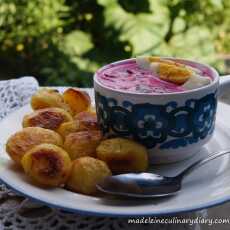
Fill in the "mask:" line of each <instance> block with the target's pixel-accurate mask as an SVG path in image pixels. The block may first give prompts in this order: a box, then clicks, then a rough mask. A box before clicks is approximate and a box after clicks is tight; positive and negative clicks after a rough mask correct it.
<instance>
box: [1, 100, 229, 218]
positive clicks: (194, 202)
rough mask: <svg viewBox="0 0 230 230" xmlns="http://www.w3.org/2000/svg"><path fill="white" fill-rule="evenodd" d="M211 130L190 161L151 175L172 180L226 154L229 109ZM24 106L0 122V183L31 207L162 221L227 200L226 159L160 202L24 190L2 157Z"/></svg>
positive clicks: (222, 108) (26, 183) (21, 180)
mask: <svg viewBox="0 0 230 230" xmlns="http://www.w3.org/2000/svg"><path fill="white" fill-rule="evenodd" d="M218 106H219V107H218V116H217V118H218V119H217V124H216V130H215V133H214V137H213V138H212V139H211V140H210V142H209V143H208V144H207V145H206V146H205V147H204V148H203V149H202V150H201V151H200V152H199V153H198V154H197V155H196V156H195V157H193V158H192V159H189V160H186V161H183V162H180V163H177V164H171V165H165V166H157V167H156V166H155V167H153V169H152V171H155V172H160V173H162V174H164V175H171V176H172V175H175V174H176V173H178V172H179V171H180V170H182V169H183V168H185V167H186V166H187V165H189V164H191V162H193V161H195V160H196V159H198V158H201V157H204V156H205V155H207V154H210V153H213V152H215V151H218V150H222V149H226V148H230V127H229V123H230V118H228V117H227V116H228V114H230V106H228V105H226V104H223V103H219V105H218ZM30 110H31V109H30V107H29V105H28V106H25V107H23V108H21V109H19V110H17V111H16V112H14V113H12V114H11V115H9V116H8V117H7V118H6V119H4V120H3V121H1V122H0V129H1V134H0V150H1V152H0V153H1V161H0V162H1V163H0V168H1V171H0V179H1V180H2V181H3V182H4V183H5V184H7V185H8V186H9V187H10V188H12V189H13V190H15V191H17V192H19V193H21V194H23V195H24V196H27V197H30V198H32V199H34V200H36V201H39V202H42V203H45V204H47V205H48V206H53V207H57V208H61V209H64V210H68V211H71V212H76V213H81V214H92V215H100V216H129V217H131V216H144V215H148V216H150V215H164V214H174V213H179V212H185V211H192V210H198V209H203V208H207V207H210V206H214V205H218V204H221V203H224V202H226V201H228V200H230V160H229V159H230V158H229V157H230V156H228V155H226V156H223V157H221V158H219V159H216V160H214V161H212V162H210V163H208V164H206V165H204V166H202V167H201V168H199V169H197V170H196V171H194V172H192V173H191V174H190V175H189V176H187V177H186V178H185V179H184V181H183V186H182V190H181V192H180V193H179V194H178V195H175V196H173V197H170V198H163V199H148V200H138V199H137V200H131V199H118V198H116V199H104V198H100V197H91V196H86V195H81V194H78V193H72V192H70V191H67V190H64V189H61V188H56V189H41V188H39V187H35V186H34V185H32V184H30V183H29V181H28V179H27V177H26V176H25V175H24V174H23V172H21V171H19V170H17V169H15V168H14V167H13V164H12V162H11V160H10V159H9V157H8V156H7V154H6V152H5V146H4V145H5V143H6V140H7V138H8V137H9V136H10V135H11V134H13V133H14V132H16V131H17V130H19V129H21V121H22V118H23V116H24V114H26V113H28V112H29V111H30Z"/></svg>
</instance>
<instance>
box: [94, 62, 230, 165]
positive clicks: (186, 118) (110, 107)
mask: <svg viewBox="0 0 230 230" xmlns="http://www.w3.org/2000/svg"><path fill="white" fill-rule="evenodd" d="M170 59H173V60H176V61H179V62H182V63H185V64H189V65H192V66H195V67H198V68H200V69H203V70H204V71H206V72H208V74H209V75H210V76H211V77H212V78H213V81H212V83H211V84H209V85H207V86H204V87H202V88H199V89H194V90H189V91H185V92H179V93H178V92H177V93H164V94H144V93H129V92H124V91H120V90H114V89H111V88H108V87H106V86H104V85H102V84H101V83H100V82H99V81H98V80H97V73H96V74H95V75H94V89H95V100H96V110H97V116H98V121H99V124H100V126H101V128H102V131H103V133H104V135H105V136H120V137H126V138H132V139H134V140H136V141H138V142H140V143H142V144H143V145H145V146H146V147H147V148H148V150H149V157H150V162H151V163H157V164H159V163H171V162H176V161H180V160H183V159H186V158H188V157H191V156H192V155H194V154H195V153H197V152H198V151H199V149H200V148H201V147H202V146H203V145H204V144H205V143H206V142H207V141H208V140H209V139H210V138H211V136H212V133H213V130H214V127H215V115H216V107H217V94H218V92H219V90H221V89H220V88H222V90H224V88H226V87H227V86H228V85H230V80H229V78H228V80H227V81H226V79H225V81H224V82H223V84H220V86H221V87H220V88H219V75H218V73H217V71H216V70H215V69H213V68H212V67H210V66H207V65H204V64H201V63H197V62H193V61H189V60H185V59H174V58H170ZM133 61H135V59H128V60H123V61H118V62H115V63H112V64H110V65H113V66H114V65H119V64H121V63H123V62H133ZM108 67H109V66H108V65H107V66H105V67H103V68H108ZM103 68H102V69H103ZM102 69H100V70H102ZM100 70H99V71H100Z"/></svg>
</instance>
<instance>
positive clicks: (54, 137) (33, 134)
mask: <svg viewBox="0 0 230 230" xmlns="http://www.w3.org/2000/svg"><path fill="white" fill-rule="evenodd" d="M41 143H51V144H55V145H59V146H62V145H63V141H62V138H61V136H60V135H59V134H58V133H56V132H54V131H52V130H48V129H43V128H40V127H28V128H24V129H22V130H21V131H18V132H16V133H15V134H13V135H12V136H11V137H10V138H9V139H8V141H7V143H6V152H7V153H8V154H9V156H10V157H11V159H12V160H14V161H15V162H16V163H17V164H19V165H20V164H21V159H22V157H23V155H24V154H25V153H26V151H28V150H30V149H31V148H32V147H34V146H36V145H38V144H41Z"/></svg>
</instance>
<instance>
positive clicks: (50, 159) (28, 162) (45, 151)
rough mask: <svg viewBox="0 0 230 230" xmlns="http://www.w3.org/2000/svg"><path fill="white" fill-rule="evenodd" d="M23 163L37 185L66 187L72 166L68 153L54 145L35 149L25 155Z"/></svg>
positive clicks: (40, 146) (42, 145) (43, 145)
mask: <svg viewBox="0 0 230 230" xmlns="http://www.w3.org/2000/svg"><path fill="white" fill-rule="evenodd" d="M21 163H22V166H23V169H24V171H25V173H26V174H27V175H28V176H29V177H30V178H31V179H32V180H33V181H34V182H35V183H38V184H39V185H43V186H48V187H57V186H62V185H64V184H65V182H66V180H67V178H68V176H69V173H70V170H71V165H72V163H71V160H70V157H69V155H68V153H67V152H66V151H65V150H63V149H62V148H60V147H58V146H56V145H53V144H40V145H37V146H35V147H33V148H32V149H30V150H29V151H27V152H26V153H25V155H24V156H23V158H22V162H21Z"/></svg>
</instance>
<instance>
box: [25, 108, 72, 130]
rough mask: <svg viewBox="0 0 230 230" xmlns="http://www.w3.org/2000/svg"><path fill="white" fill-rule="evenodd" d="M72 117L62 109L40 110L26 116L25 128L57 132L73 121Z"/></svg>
mask: <svg viewBox="0 0 230 230" xmlns="http://www.w3.org/2000/svg"><path fill="white" fill-rule="evenodd" d="M72 120H73V118H72V116H71V115H70V114H69V113H68V112H67V111H65V110H64V109H61V108H45V109H39V110H36V111H34V112H32V113H31V114H28V115H25V116H24V119H23V123H22V125H23V127H24V128H25V127H42V128H45V129H52V130H56V129H57V128H58V127H59V126H60V125H61V124H62V123H63V122H68V121H72Z"/></svg>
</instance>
